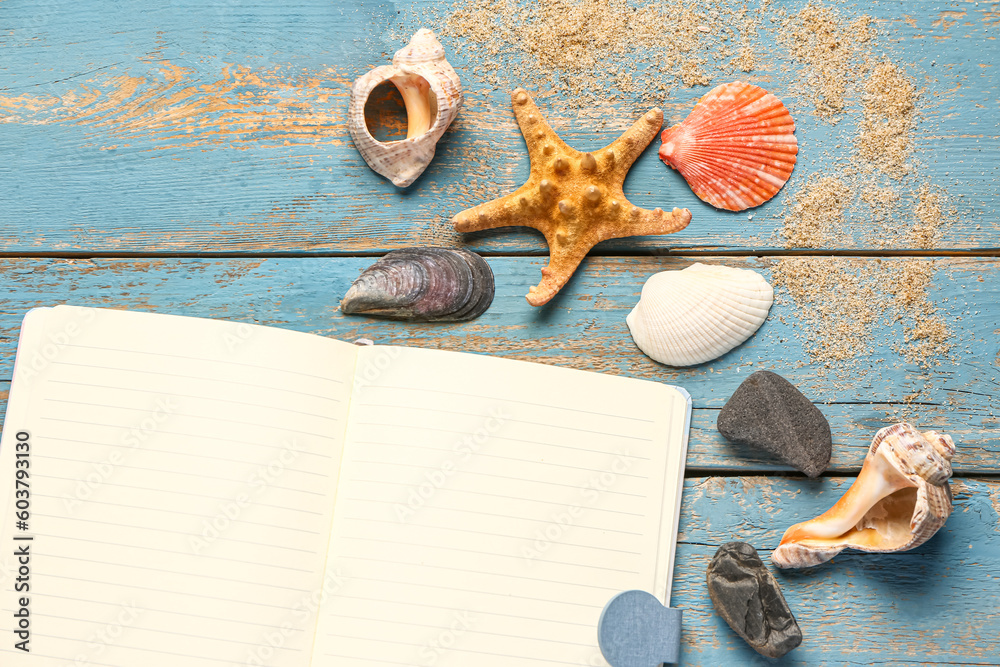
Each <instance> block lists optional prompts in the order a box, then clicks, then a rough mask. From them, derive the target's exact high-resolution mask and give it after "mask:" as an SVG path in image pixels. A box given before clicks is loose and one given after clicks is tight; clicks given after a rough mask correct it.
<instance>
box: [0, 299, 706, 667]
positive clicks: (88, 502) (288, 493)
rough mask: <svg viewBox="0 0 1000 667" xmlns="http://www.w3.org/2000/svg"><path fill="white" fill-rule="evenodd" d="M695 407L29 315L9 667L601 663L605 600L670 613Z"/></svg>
mask: <svg viewBox="0 0 1000 667" xmlns="http://www.w3.org/2000/svg"><path fill="white" fill-rule="evenodd" d="M689 415H690V401H689V398H688V395H687V394H686V393H685V392H684V391H683V390H681V389H678V388H676V387H671V386H666V385H661V384H657V383H652V382H644V381H639V380H632V379H626V378H620V377H612V376H604V375H599V374H595V373H585V372H581V371H574V370H567V369H560V368H554V367H550V366H545V365H541V364H533V363H524V362H517V361H508V360H502V359H495V358H491V357H486V356H480V355H474V354H462V353H454V352H440V351H433V350H424V349H414V348H401V347H389V346H373V347H359V346H355V345H351V344H348V343H343V342H339V341H335V340H330V339H327V338H322V337H319V336H313V335H308V334H302V333H297V332H291V331H285V330H281V329H274V328H267V327H257V326H250V325H246V324H238V323H231V322H222V321H215V320H205V319H197V318H186V317H177V316H169V315H154V314H144V313H132V312H122V311H114V310H101V309H88V308H76V307H69V306H58V307H55V308H42V309H37V310H33V311H31V312H30V313H29V314H28V315H27V317H26V318H25V320H24V324H23V327H22V331H21V338H20V344H19V348H18V355H17V361H16V365H15V372H14V382H13V386H12V389H11V394H10V402H9V405H8V408H7V416H6V421H5V422H4V425H3V426H4V428H3V438H2V443H0V512H2V516H0V525H2V531H0V554H3V555H2V556H0V579H2V586H0V595H2V600H0V609H2V610H3V618H4V621H3V622H2V625H0V630H2V632H0V638H2V639H0V641H2V644H0V664H2V665H4V667H48V666H53V667H54V666H58V667H67V666H68V665H88V666H89V665H97V666H101V665H103V666H109V667H111V666H113V667H137V666H142V667H174V666H175V665H179V664H183V665H185V667H218V666H220V665H240V666H242V665H247V666H249V665H268V666H269V667H308V666H311V665H312V666H319V665H338V666H345V667H361V666H375V667H378V666H383V665H413V666H424V665H425V666H431V665H434V666H438V667H468V666H469V665H477V667H501V666H502V667H537V666H539V665H604V664H606V663H605V662H604V660H603V658H602V657H601V655H600V652H599V650H598V648H597V640H596V632H597V630H596V628H597V622H598V618H599V616H600V613H601V609H602V608H603V606H604V605H605V603H606V602H607V601H608V600H609V599H610V598H611V597H612V596H614V595H615V594H616V593H618V592H620V591H624V590H628V589H635V588H638V589H644V590H648V591H650V592H653V593H655V594H656V595H657V596H658V597H660V598H661V600H664V601H666V600H668V598H669V588H670V577H671V572H672V569H673V555H674V549H675V543H676V536H677V516H678V509H679V504H680V489H681V484H682V481H683V480H682V478H683V468H684V457H685V450H686V446H687V431H688V421H689ZM22 462H26V463H22ZM18 470H24V471H25V472H24V473H23V474H21V479H20V480H18V479H17V475H18V474H19V473H18V472H17V471H18ZM18 481H20V482H21V483H20V484H18V483H17V482H18ZM25 501H26V502H25ZM18 512H25V514H21V515H18ZM21 520H23V521H24V523H23V524H20V525H19V522H20V521H21ZM18 550H20V551H21V553H22V554H23V553H24V552H25V550H27V553H28V554H29V555H28V556H22V557H20V558H22V559H23V560H26V561H27V564H25V565H24V567H25V568H26V569H27V573H25V571H20V572H19V569H18V568H20V567H21V566H22V565H21V564H19V563H18V560H19V557H17V556H15V555H14V554H15V552H16V551H18ZM25 603H26V604H25ZM24 609H27V612H24V611H23V610H24ZM15 614H19V615H20V618H19V617H18V616H15ZM25 614H27V620H25ZM19 624H20V625H21V626H25V625H26V626H27V629H26V630H25V629H22V630H21V632H22V633H24V634H22V635H20V636H19V635H18V634H17V631H18V626H19ZM25 636H27V638H28V639H27V641H28V643H27V644H23V643H22V642H23V641H24V637H25ZM17 644H21V646H22V648H28V649H30V653H25V652H24V651H23V650H21V649H20V648H17V647H16V645H17Z"/></svg>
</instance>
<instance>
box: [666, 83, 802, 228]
mask: <svg viewBox="0 0 1000 667" xmlns="http://www.w3.org/2000/svg"><path fill="white" fill-rule="evenodd" d="M660 139H661V140H662V141H663V145H662V146H660V159H661V160H663V161H664V162H666V163H667V164H668V165H669V166H671V167H673V168H674V169H676V170H678V171H679V172H681V175H682V176H683V177H684V180H686V181H687V182H688V185H690V186H691V189H692V190H693V191H694V193H695V194H696V195H698V197H700V198H701V199H702V200H703V201H706V202H708V203H709V204H711V205H712V206H715V207H716V208H724V209H726V210H729V211H742V210H744V209H748V208H751V207H754V206H759V205H760V204H763V203H764V202H766V201H767V200H768V199H770V198H771V197H773V196H774V195H775V194H777V193H778V190H780V189H781V186H783V185H784V184H785V182H786V181H787V180H788V177H789V176H791V175H792V169H793V168H794V167H795V156H796V154H798V152H799V144H798V141H797V140H796V139H795V121H793V120H792V117H791V115H790V114H789V113H788V109H786V108H785V105H784V104H782V103H781V100H779V99H778V98H777V97H775V96H774V95H772V94H771V93H769V92H767V91H766V90H764V89H763V88H758V87H757V86H753V85H750V84H748V83H743V82H742V81H734V82H733V83H725V84H722V85H721V86H717V87H715V88H713V89H712V90H710V91H709V92H708V93H706V94H705V96H704V97H702V98H701V100H699V101H698V104H696V105H695V107H694V109H692V110H691V113H690V114H689V115H688V117H687V118H685V119H684V122H683V123H681V124H680V125H674V126H673V127H671V128H669V129H667V130H664V131H663V134H662V135H660Z"/></svg>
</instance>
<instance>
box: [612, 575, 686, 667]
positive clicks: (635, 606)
mask: <svg viewBox="0 0 1000 667" xmlns="http://www.w3.org/2000/svg"><path fill="white" fill-rule="evenodd" d="M597 643H598V644H599V645H600V647H601V653H603V654H604V659H605V660H607V661H608V663H609V664H610V665H611V667H658V665H660V664H662V663H665V662H666V663H676V662H678V661H679V660H680V653H681V610H680V609H671V608H670V607H664V606H663V605H662V604H660V601H659V600H657V599H656V598H655V597H654V596H652V595H650V594H649V593H647V592H646V591H625V592H624V593H619V594H618V595H616V596H615V597H613V598H611V601H610V602H608V604H607V605H606V606H605V607H604V611H603V612H601V620H600V621H599V622H598V625H597Z"/></svg>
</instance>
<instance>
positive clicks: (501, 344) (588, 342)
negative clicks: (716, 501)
mask: <svg viewBox="0 0 1000 667" xmlns="http://www.w3.org/2000/svg"><path fill="white" fill-rule="evenodd" d="M864 261H870V262H877V261H880V260H864ZM884 261H886V262H890V263H891V262H897V261H900V260H884ZM371 262H372V260H371V259H367V258H312V259H294V258H286V259H268V260H261V259H256V260H178V259H160V260H142V261H126V260H94V261H63V260H24V259H22V260H2V261H0V277H2V279H0V285H4V286H5V287H6V289H5V291H4V292H0V379H3V380H9V379H10V374H11V370H12V362H13V357H14V350H15V347H16V342H17V332H18V327H19V325H20V320H21V318H22V317H23V314H24V312H25V311H26V310H27V309H29V308H31V307H35V306H43V305H52V304H55V303H62V302H67V303H73V304H77V305H91V306H103V307H113V308H130V309H138V310H151V311H158V312H168V313H174V314H181V315H194V316H200V317H215V318H226V319H233V320H238V321H246V322H255V323H259V324H265V325H272V326H280V327H286V328H291V329H296V330H300V331H307V332H311V333H315V334H319V335H324V336H331V337H335V338H339V339H343V340H353V339H355V338H358V337H367V338H372V339H374V340H375V341H377V342H379V343H394V344H402V345H413V346H423V347H438V348H443V349H451V350H467V351H474V352H481V353H486V354H493V355H498V356H504V357H509V358H514V359H524V360H529V361H537V362H542V363H549V364H556V365H560V366H568V367H573V368H580V369H584V370H591V371H600V372H606V373H612V374H619V375H628V376H632V377H640V378H646V379H650V380H656V381H661V382H668V383H673V384H679V385H681V386H683V387H684V388H686V389H687V390H688V391H689V392H691V394H692V397H693V400H694V405H695V407H696V410H695V414H694V418H693V424H692V445H691V453H690V455H689V458H688V465H689V467H690V468H691V469H692V471H697V470H700V469H708V470H712V469H722V470H726V469H729V470H734V469H741V470H751V471H753V470H781V469H785V468H784V467H783V466H781V465H778V464H776V462H775V461H774V460H773V459H771V458H769V457H768V456H766V455H764V454H754V453H752V452H748V451H746V450H745V449H743V448H740V447H736V446H733V445H731V444H729V443H727V442H725V441H724V440H723V439H722V438H721V437H720V436H719V435H718V432H717V431H716V429H715V419H716V417H717V414H718V410H719V408H721V407H722V405H723V404H724V403H725V401H726V400H727V399H728V397H729V396H730V395H731V394H732V392H733V391H734V390H735V389H736V387H737V386H738V385H739V383H740V382H742V380H743V379H744V378H746V377H747V375H749V374H750V373H752V372H753V371H755V370H759V369H769V370H773V371H775V372H777V373H779V374H781V375H783V376H785V377H787V378H788V379H789V380H790V381H791V382H793V383H794V384H796V385H797V386H798V387H799V388H800V389H801V390H802V391H803V392H804V393H805V394H806V395H807V396H809V398H811V399H812V400H813V401H814V402H816V403H817V404H819V406H820V409H821V410H822V411H823V412H824V413H825V414H826V415H827V417H828V419H829V420H830V422H831V425H832V428H833V431H834V439H835V444H836V446H835V448H834V457H833V462H832V468H833V470H837V471H855V470H857V469H858V467H859V465H860V462H861V460H862V459H863V457H864V453H865V451H866V449H867V447H868V445H869V443H870V441H871V437H872V435H874V433H875V431H877V430H878V429H879V428H881V427H882V426H885V425H887V424H889V423H892V422H894V421H898V420H901V419H908V420H911V421H913V422H914V423H916V424H918V425H919V426H922V427H927V428H936V429H939V430H942V431H945V432H947V433H950V434H951V435H952V436H953V437H954V438H955V440H956V441H957V442H958V443H959V451H958V453H957V454H956V457H955V461H954V464H955V468H956V470H958V471H963V472H980V473H988V472H994V473H995V472H1000V456H998V455H1000V426H998V416H1000V397H998V394H997V391H996V389H997V387H998V386H1000V385H998V383H1000V367H998V338H997V333H996V330H997V329H998V328H1000V327H998V325H997V324H996V321H997V308H998V306H997V303H998V295H1000V270H998V269H1000V260H986V259H982V260H975V259H940V260H935V261H934V264H933V266H934V267H935V271H934V278H933V284H932V288H931V291H932V293H933V294H932V296H933V298H934V300H935V301H936V302H937V303H939V307H940V308H941V309H942V312H943V314H944V315H945V319H946V321H948V322H949V323H950V324H951V325H952V326H953V331H954V334H955V341H954V343H955V347H954V348H953V353H952V355H951V357H952V358H950V359H943V360H941V363H940V364H939V365H937V366H934V367H931V368H928V369H922V368H921V367H919V366H916V365H914V364H910V363H907V362H906V361H905V360H903V359H901V358H900V356H899V355H898V354H896V353H894V352H893V351H892V348H893V346H894V345H895V344H897V343H899V342H900V341H901V340H902V337H903V333H904V324H903V323H891V322H890V323H888V324H884V325H880V326H879V327H878V330H877V331H876V334H875V339H874V348H873V349H874V351H873V353H872V355H871V356H870V357H862V358H861V359H860V360H859V361H858V362H857V364H856V366H855V368H854V369H853V370H852V371H851V372H850V373H849V374H847V375H844V376H838V374H837V373H836V372H835V370H834V369H827V368H825V367H823V365H821V364H816V363H810V361H809V358H808V357H807V356H806V355H805V353H804V352H803V339H802V334H803V331H802V323H801V321H800V320H799V319H798V314H797V310H796V308H795V306H794V303H792V302H791V301H790V300H789V298H788V296H787V295H786V294H783V293H782V292H781V291H779V293H778V302H777V303H776V304H775V305H774V306H773V307H772V310H771V313H770V316H769V318H768V320H767V322H766V323H765V324H764V326H763V327H762V328H761V329H760V330H759V331H758V332H757V334H756V335H755V336H754V337H753V338H751V339H750V340H749V341H748V342H747V343H745V344H744V345H742V346H740V347H739V348H737V349H736V350H734V351H732V352H730V353H729V354H727V355H726V356H724V357H723V358H721V359H719V360H717V361H714V362H710V363H707V364H703V365H701V366H696V367H693V368H689V369H674V368H668V367H665V366H663V365H660V364H657V363H656V362H653V361H651V360H650V359H648V358H647V357H645V356H644V355H643V354H642V353H641V352H640V351H639V350H638V349H637V348H636V347H635V346H634V344H633V343H632V340H631V337H630V336H629V333H628V329H627V327H626V326H625V315H626V314H627V313H628V312H629V310H630V309H631V308H632V307H633V306H634V305H635V302H636V301H637V300H638V296H639V291H640V289H641V286H642V283H643V282H644V281H645V279H646V278H647V277H648V276H649V275H651V274H652V273H654V272H656V271H659V270H664V269H677V268H682V267H683V266H686V265H687V264H689V263H690V262H689V261H685V260H680V259H675V258H638V257H632V258H590V259H588V260H586V261H585V262H584V264H583V265H582V268H581V270H580V271H578V274H577V275H576V276H575V277H574V279H573V280H572V281H571V282H570V284H569V285H568V286H567V287H566V288H565V289H564V290H563V292H562V293H561V294H560V295H559V296H558V297H557V299H556V302H555V303H554V304H552V305H551V306H548V307H545V308H532V307H531V306H529V305H528V304H527V303H526V302H525V300H524V294H525V292H526V291H527V287H528V285H530V284H534V281H535V277H536V276H537V275H538V271H539V270H540V269H541V267H542V266H544V264H545V261H544V260H543V259H540V258H490V259H489V263H490V266H491V267H492V268H493V270H494V272H495V274H496V281H497V295H496V299H495V300H494V302H493V305H492V306H491V308H490V309H489V310H488V311H487V312H486V314H485V315H483V316H482V317H480V318H479V319H477V320H474V321H472V322H468V323H458V324H407V323H399V322H386V321H379V320H374V319H369V318H364V317H356V316H348V317H345V316H343V315H342V314H341V313H339V312H338V311H337V307H338V302H339V300H340V298H341V296H343V294H344V293H345V292H346V291H347V288H348V286H349V285H350V283H351V281H352V280H353V279H354V278H356V277H357V275H358V274H359V273H360V272H361V270H362V269H364V268H365V267H366V266H368V265H369V264H371ZM723 263H725V264H726V265H729V266H737V267H745V268H754V269H757V270H760V271H761V272H762V273H763V274H764V275H765V276H769V275H770V271H769V269H768V266H769V263H770V260H753V259H726V260H724V261H723ZM980 277H982V282H980V280H979V279H980ZM914 395H918V396H919V398H917V399H913V398H908V397H912V396H914Z"/></svg>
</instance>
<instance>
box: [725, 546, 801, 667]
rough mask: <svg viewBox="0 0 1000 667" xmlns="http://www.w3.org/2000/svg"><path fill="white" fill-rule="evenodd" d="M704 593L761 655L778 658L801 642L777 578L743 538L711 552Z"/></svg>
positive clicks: (731, 625) (732, 626)
mask: <svg viewBox="0 0 1000 667" xmlns="http://www.w3.org/2000/svg"><path fill="white" fill-rule="evenodd" d="M708 594H709V595H710V596H711V597H712V604H713V605H715V611H717V612H718V614H719V616H721V617H722V618H723V620H725V621H726V623H728V624H729V627H731V628H732V629H733V630H735V631H736V634H738V635H739V636H740V637H743V639H745V640H746V642H747V644H750V646H752V647H753V649H754V650H755V651H757V652H758V653H760V654H761V655H765V656H767V657H769V658H780V657H781V656H783V655H785V654H786V653H788V652H789V651H791V650H792V649H793V648H795V647H796V646H798V645H799V644H801V643H802V631H801V630H799V624H798V623H796V622H795V616H793V615H792V610H791V609H789V608H788V604H787V603H786V602H785V597H784V596H783V595H782V594H781V589H780V588H779V587H778V582H777V581H775V579H774V577H773V576H772V575H771V573H770V572H768V570H767V567H765V566H764V563H762V562H761V560H760V557H759V556H758V555H757V550H756V549H754V548H753V547H752V546H750V545H749V544H747V543H746V542H729V543H728V544H723V545H722V546H721V547H719V550H718V551H716V552H715V557H714V558H713V559H712V562H711V563H709V564H708Z"/></svg>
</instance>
